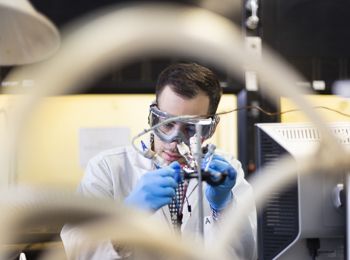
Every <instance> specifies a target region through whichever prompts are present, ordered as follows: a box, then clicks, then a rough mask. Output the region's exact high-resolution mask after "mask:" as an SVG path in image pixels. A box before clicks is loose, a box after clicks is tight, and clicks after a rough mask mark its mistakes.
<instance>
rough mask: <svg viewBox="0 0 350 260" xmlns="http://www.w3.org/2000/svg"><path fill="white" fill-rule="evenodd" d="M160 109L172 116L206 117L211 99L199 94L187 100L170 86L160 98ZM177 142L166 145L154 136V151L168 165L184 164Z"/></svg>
mask: <svg viewBox="0 0 350 260" xmlns="http://www.w3.org/2000/svg"><path fill="white" fill-rule="evenodd" d="M158 108H159V109H160V110H161V111H163V112H166V113H168V114H170V115H174V116H180V115H205V114H207V113H208V111H209V97H208V96H206V95H205V94H204V92H203V93H199V94H198V95H197V96H196V97H194V98H191V99H188V98H187V99H186V98H184V97H181V96H179V95H178V94H176V93H175V92H173V91H172V90H171V88H170V87H169V86H166V87H165V88H164V89H163V92H162V93H161V94H160V95H159V96H158ZM177 144H178V142H177V141H174V142H171V143H165V142H163V141H161V140H160V139H159V138H158V137H157V136H156V135H155V136H154V149H155V152H157V153H158V154H159V155H160V156H161V157H162V158H163V159H164V160H165V161H166V163H167V164H169V163H171V162H173V161H179V162H180V163H182V162H184V159H183V158H182V157H181V155H180V154H179V152H178V150H177V147H176V145H177Z"/></svg>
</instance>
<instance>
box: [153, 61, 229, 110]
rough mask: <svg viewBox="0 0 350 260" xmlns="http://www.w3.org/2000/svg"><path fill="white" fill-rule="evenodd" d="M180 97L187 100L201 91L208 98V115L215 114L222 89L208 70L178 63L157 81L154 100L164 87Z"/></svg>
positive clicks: (194, 65) (193, 64) (162, 73)
mask: <svg viewBox="0 0 350 260" xmlns="http://www.w3.org/2000/svg"><path fill="white" fill-rule="evenodd" d="M167 85H168V86H169V87H171V89H172V90H173V91H174V92H175V93H177V94H179V95H180V96H183V97H187V98H189V99H191V98H194V97H195V96H196V95H198V93H199V91H203V92H204V93H205V94H206V95H207V96H208V97H209V111H208V113H209V114H215V112H216V109H217V108H218V105H219V102H220V98H221V95H222V89H221V87H220V84H219V80H218V78H217V77H216V75H215V74H214V73H213V72H212V71H211V70H210V69H208V68H206V67H203V66H201V65H198V64H196V63H178V64H173V65H170V66H169V67H167V68H166V69H164V70H163V71H162V72H161V73H160V75H159V77H158V81H157V85H156V100H157V101H158V97H159V95H160V94H161V93H162V91H163V89H164V87H165V86H167Z"/></svg>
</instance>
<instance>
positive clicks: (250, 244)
mask: <svg viewBox="0 0 350 260" xmlns="http://www.w3.org/2000/svg"><path fill="white" fill-rule="evenodd" d="M221 95H222V89H221V87H220V85H219V82H218V79H217V78H216V76H215V75H214V73H213V72H212V71H210V70H209V69H207V68H205V67H203V66H200V65H198V64H175V65H171V66H169V67H168V68H166V69H165V70H164V71H163V72H162V73H161V74H160V76H159V78H158V82H157V86H156V100H155V102H154V103H153V104H151V106H150V112H149V123H150V124H151V125H152V126H153V125H154V124H156V123H159V122H162V121H163V120H165V119H167V118H170V117H172V116H179V115H201V116H205V118H204V121H205V122H209V123H206V124H205V125H204V126H203V127H202V130H203V131H202V132H203V135H202V140H203V141H204V140H205V139H208V138H209V137H211V135H212V134H213V133H214V131H215V128H216V126H217V124H218V122H219V118H218V117H217V116H215V112H216V110H217V107H218V104H219V101H220V98H221ZM154 133H155V134H152V135H151V142H150V146H151V148H152V149H153V150H154V152H156V153H157V154H158V155H159V156H160V157H161V158H162V160H163V163H162V165H157V163H156V162H154V161H152V160H150V159H146V158H144V157H143V156H142V155H140V154H139V153H137V152H136V151H135V150H134V149H133V148H131V147H122V148H116V149H113V150H110V151H106V152H103V153H101V154H99V155H98V156H97V157H95V158H93V159H92V160H91V161H90V163H89V165H88V166H87V169H86V174H85V176H84V178H83V180H82V181H81V183H80V186H79V188H78V192H79V193H81V194H83V195H86V196H98V197H106V198H113V199H115V200H121V201H123V202H124V203H125V204H126V205H129V206H131V207H135V208H138V209H141V210H146V211H149V212H152V213H154V215H155V217H158V218H159V219H161V220H163V221H165V222H166V223H168V224H169V227H170V228H174V229H180V230H181V231H182V233H183V234H186V233H191V234H198V235H200V230H199V224H198V205H197V201H198V198H197V192H198V191H197V186H198V183H197V180H196V179H191V181H187V180H179V177H178V176H179V172H180V169H181V167H183V165H184V164H186V162H185V160H184V158H183V157H182V156H181V154H180V153H179V147H178V145H180V144H182V143H185V144H189V143H190V138H191V137H192V136H193V135H194V134H195V128H194V125H193V124H190V123H186V122H172V123H169V124H165V125H163V126H161V127H159V128H158V129H156V130H155V131H154ZM204 163H206V164H208V165H205V166H206V168H207V169H208V170H209V171H210V172H211V173H213V174H217V173H225V174H227V177H226V179H225V181H224V182H223V183H222V184H220V185H218V186H213V185H206V184H204V185H205V187H204V191H205V196H204V203H203V204H204V219H203V222H204V239H205V240H210V239H212V240H215V239H217V238H215V237H214V238H213V236H215V229H216V228H217V224H219V223H218V222H220V218H221V217H222V215H223V214H224V213H225V209H227V208H229V207H236V206H237V204H238V203H240V200H239V194H240V192H246V191H248V192H249V191H250V186H249V185H248V183H247V182H246V181H245V180H244V174H243V171H242V168H241V164H240V163H239V162H238V161H237V160H235V159H233V158H229V157H224V156H221V155H218V154H215V155H214V156H213V157H212V159H211V160H208V159H206V160H204ZM164 165H168V166H164ZM250 192H251V191H250ZM255 222H256V216H255V212H252V213H251V215H249V216H247V219H246V221H245V227H244V228H243V229H242V230H243V231H242V233H241V234H239V237H241V248H240V249H239V250H238V252H239V254H240V256H241V257H242V258H244V259H254V258H256V223H255ZM61 235H62V239H63V242H64V244H65V246H66V247H67V246H68V245H69V243H70V241H69V239H70V238H69V230H66V231H65V230H63V232H62V234H61ZM117 251H118V248H117V246H115V245H112V244H111V243H107V244H106V245H104V246H102V245H101V247H99V248H98V249H97V250H96V251H95V252H94V253H93V254H92V255H89V256H88V258H90V259H91V258H93V257H95V258H96V259H112V258H117V257H118V253H119V254H120V252H119V251H118V252H117Z"/></svg>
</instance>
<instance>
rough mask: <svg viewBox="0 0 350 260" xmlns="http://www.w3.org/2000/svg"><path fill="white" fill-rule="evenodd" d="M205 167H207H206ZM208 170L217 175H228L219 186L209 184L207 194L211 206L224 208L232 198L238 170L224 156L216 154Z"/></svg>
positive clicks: (218, 208)
mask: <svg viewBox="0 0 350 260" xmlns="http://www.w3.org/2000/svg"><path fill="white" fill-rule="evenodd" d="M206 164H207V161H206V160H205V161H204V166H206ZM204 168H205V167H204ZM208 171H209V172H210V173H211V174H213V175H214V176H215V175H218V174H220V173H221V174H222V173H226V174H227V177H226V179H225V181H224V182H223V183H222V184H220V185H218V186H211V185H209V184H208V185H207V188H206V191H205V196H206V198H207V200H208V201H209V203H210V206H211V207H212V208H213V209H215V210H222V209H224V208H225V207H226V206H227V205H228V204H229V202H230V201H231V200H232V196H233V195H232V192H231V189H232V188H233V187H234V186H235V184H236V177H237V172H236V170H235V169H234V168H233V167H232V165H231V164H230V163H229V162H227V161H226V160H225V159H224V158H223V157H222V156H220V155H217V154H214V156H213V158H212V160H211V162H210V164H209V168H208Z"/></svg>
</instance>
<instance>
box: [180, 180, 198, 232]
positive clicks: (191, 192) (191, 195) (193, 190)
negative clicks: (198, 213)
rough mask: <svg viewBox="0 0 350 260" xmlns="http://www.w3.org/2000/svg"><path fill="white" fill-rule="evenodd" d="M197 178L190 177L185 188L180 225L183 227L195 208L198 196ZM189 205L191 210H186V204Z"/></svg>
mask: <svg viewBox="0 0 350 260" xmlns="http://www.w3.org/2000/svg"><path fill="white" fill-rule="evenodd" d="M197 186H198V185H197V180H194V179H191V180H190V182H189V184H188V187H187V190H186V198H187V199H185V200H184V205H183V210H182V214H183V218H182V227H185V226H186V224H187V222H188V221H189V219H190V218H191V214H193V212H194V210H195V208H196V207H197V201H198V196H197V192H198V190H197ZM189 205H190V206H191V212H189V210H188V206H189Z"/></svg>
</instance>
